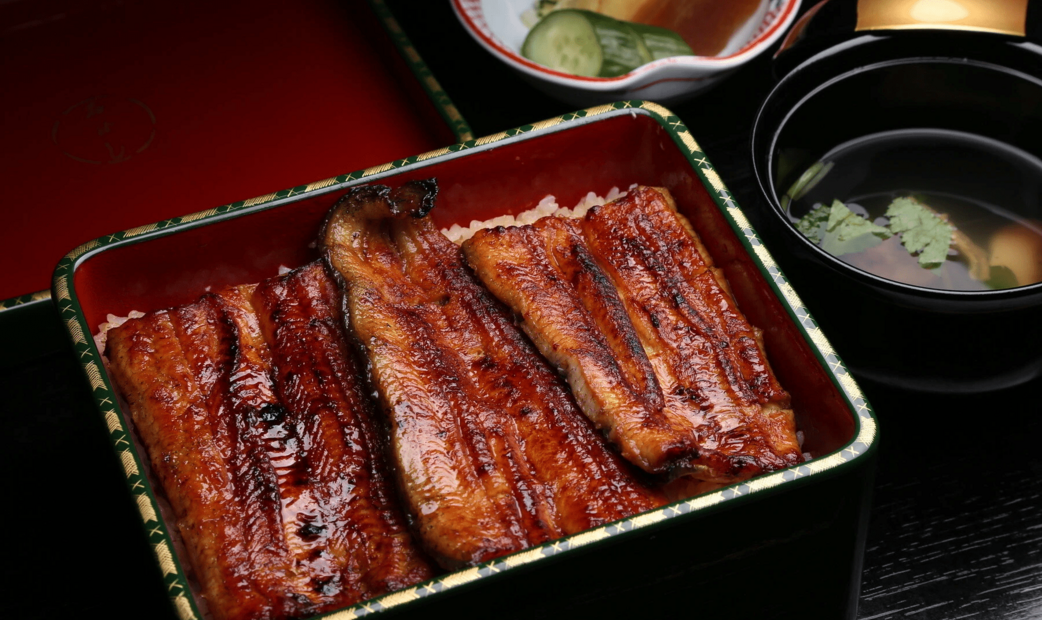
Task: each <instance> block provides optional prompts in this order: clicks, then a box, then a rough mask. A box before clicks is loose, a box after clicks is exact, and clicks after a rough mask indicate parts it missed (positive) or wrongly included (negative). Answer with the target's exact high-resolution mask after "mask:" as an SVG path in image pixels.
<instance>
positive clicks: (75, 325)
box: [65, 319, 87, 344]
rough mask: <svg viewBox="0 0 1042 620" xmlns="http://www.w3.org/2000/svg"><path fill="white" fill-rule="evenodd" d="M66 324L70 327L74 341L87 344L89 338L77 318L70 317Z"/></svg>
mask: <svg viewBox="0 0 1042 620" xmlns="http://www.w3.org/2000/svg"><path fill="white" fill-rule="evenodd" d="M65 324H66V326H67V327H68V328H69V333H70V334H72V341H73V343H75V344H87V339H86V338H85V337H84V336H83V328H82V327H80V324H79V322H78V321H77V320H76V319H69V320H68V321H65Z"/></svg>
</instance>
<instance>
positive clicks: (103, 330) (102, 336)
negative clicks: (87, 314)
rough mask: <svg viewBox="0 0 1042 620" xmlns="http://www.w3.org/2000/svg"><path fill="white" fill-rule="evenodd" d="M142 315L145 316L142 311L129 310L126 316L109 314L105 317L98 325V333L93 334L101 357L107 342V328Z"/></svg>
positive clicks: (103, 354) (117, 325)
mask: <svg viewBox="0 0 1042 620" xmlns="http://www.w3.org/2000/svg"><path fill="white" fill-rule="evenodd" d="M143 316H145V313H144V312H138V311H137V310H131V311H130V312H129V313H128V314H127V316H116V315H115V314H110V315H107V316H106V317H105V322H104V323H102V324H101V325H98V333H97V334H95V335H94V344H95V345H97V347H98V353H101V356H102V358H104V357H105V345H106V344H107V343H108V339H109V330H110V329H114V328H116V327H119V326H120V325H122V324H124V323H126V322H127V321H129V320H130V319H140V318H141V317H143Z"/></svg>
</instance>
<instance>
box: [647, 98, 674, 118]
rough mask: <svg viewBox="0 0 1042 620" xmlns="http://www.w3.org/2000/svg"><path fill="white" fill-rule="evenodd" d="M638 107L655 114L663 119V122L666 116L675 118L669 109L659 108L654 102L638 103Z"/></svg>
mask: <svg viewBox="0 0 1042 620" xmlns="http://www.w3.org/2000/svg"><path fill="white" fill-rule="evenodd" d="M640 107H642V108H644V109H645V110H649V111H651V112H654V113H655V114H658V115H659V116H661V117H662V118H663V120H665V118H666V117H668V116H675V115H674V114H673V113H672V112H670V111H669V108H666V107H665V106H661V105H659V104H657V103H655V102H654V101H642V102H641V103H640Z"/></svg>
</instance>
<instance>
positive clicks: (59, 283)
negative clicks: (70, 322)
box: [54, 276, 72, 301]
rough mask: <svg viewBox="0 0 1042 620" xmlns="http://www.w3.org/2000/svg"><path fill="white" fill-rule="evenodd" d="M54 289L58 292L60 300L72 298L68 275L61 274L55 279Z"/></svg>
mask: <svg viewBox="0 0 1042 620" xmlns="http://www.w3.org/2000/svg"><path fill="white" fill-rule="evenodd" d="M54 290H55V291H57V293H58V300H59V301H61V300H66V301H68V300H71V299H72V297H69V278H68V276H59V277H57V278H55V279H54Z"/></svg>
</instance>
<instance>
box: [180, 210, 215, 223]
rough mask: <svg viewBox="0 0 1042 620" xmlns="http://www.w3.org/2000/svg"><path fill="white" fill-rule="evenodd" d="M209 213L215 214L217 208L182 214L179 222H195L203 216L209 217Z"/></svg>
mask: <svg viewBox="0 0 1042 620" xmlns="http://www.w3.org/2000/svg"><path fill="white" fill-rule="evenodd" d="M211 215H217V209H207V210H206V211H197V212H195V213H189V214H188V215H182V216H181V223H182V224H187V223H189V222H195V221H197V220H201V219H203V218H204V217H210V216H211Z"/></svg>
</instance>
